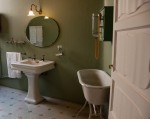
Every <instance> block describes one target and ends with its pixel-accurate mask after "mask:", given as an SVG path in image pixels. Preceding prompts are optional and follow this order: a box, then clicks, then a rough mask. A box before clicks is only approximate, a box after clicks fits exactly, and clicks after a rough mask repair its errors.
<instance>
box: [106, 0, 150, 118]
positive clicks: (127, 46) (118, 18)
mask: <svg viewBox="0 0 150 119" xmlns="http://www.w3.org/2000/svg"><path fill="white" fill-rule="evenodd" d="M114 9H115V10H114V11H115V13H114V16H115V17H114V31H113V32H114V33H113V34H114V38H113V61H112V62H113V67H114V68H113V70H112V80H113V81H112V82H113V87H112V88H111V99H110V103H111V104H110V108H109V109H110V111H109V119H150V0H132V1H131V0H115V5H114Z"/></svg>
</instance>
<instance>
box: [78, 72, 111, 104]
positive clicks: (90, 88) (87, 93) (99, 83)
mask: <svg viewBox="0 0 150 119" xmlns="http://www.w3.org/2000/svg"><path fill="white" fill-rule="evenodd" d="M77 75H78V79H79V83H80V84H81V85H82V89H83V94H84V97H85V99H86V100H87V101H88V103H90V104H94V105H103V104H104V103H108V101H109V92H110V85H111V78H110V76H109V75H108V74H107V73H105V72H104V71H102V70H97V69H84V70H79V71H78V72H77Z"/></svg>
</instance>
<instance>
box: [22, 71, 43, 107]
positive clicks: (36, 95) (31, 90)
mask: <svg viewBox="0 0 150 119" xmlns="http://www.w3.org/2000/svg"><path fill="white" fill-rule="evenodd" d="M24 73H25V75H26V76H27V78H28V94H27V96H26V98H25V101H26V102H28V103H32V104H38V103H40V102H41V101H43V100H44V98H43V97H42V96H41V95H40V92H39V85H38V80H39V74H33V73H26V72H24Z"/></svg>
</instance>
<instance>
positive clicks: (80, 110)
mask: <svg viewBox="0 0 150 119" xmlns="http://www.w3.org/2000/svg"><path fill="white" fill-rule="evenodd" d="M86 105H87V101H85V103H84V105H83V106H82V107H81V109H80V110H79V111H78V112H77V114H76V115H75V117H77V116H79V114H80V112H81V111H82V110H83V109H84V108H85V106H86Z"/></svg>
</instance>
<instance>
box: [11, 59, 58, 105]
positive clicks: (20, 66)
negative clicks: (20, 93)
mask: <svg viewBox="0 0 150 119" xmlns="http://www.w3.org/2000/svg"><path fill="white" fill-rule="evenodd" d="M54 63H55V62H54V61H39V60H32V59H25V60H22V61H19V62H15V63H12V64H11V65H12V66H13V68H14V69H17V70H20V71H23V73H25V75H26V76H27V78H28V94H27V96H26V98H25V101H26V102H28V103H32V104H37V103H40V102H41V101H43V99H44V98H43V97H42V96H41V95H40V92H39V86H38V79H39V75H40V74H41V73H43V72H46V71H48V70H51V69H53V68H55V66H54Z"/></svg>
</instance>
